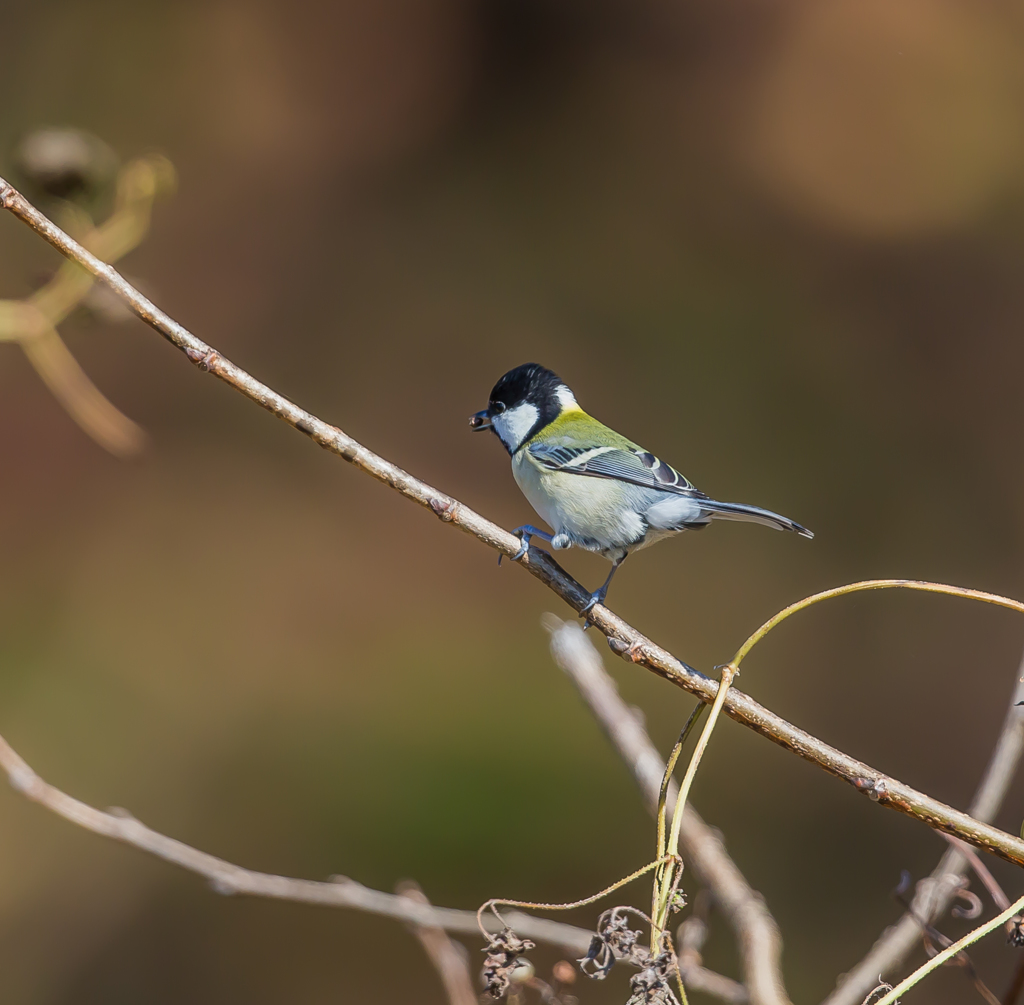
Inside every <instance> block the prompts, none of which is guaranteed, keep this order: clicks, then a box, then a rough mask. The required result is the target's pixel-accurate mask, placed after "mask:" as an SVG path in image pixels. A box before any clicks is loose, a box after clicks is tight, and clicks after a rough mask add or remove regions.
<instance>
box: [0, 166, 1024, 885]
mask: <svg viewBox="0 0 1024 1005" xmlns="http://www.w3.org/2000/svg"><path fill="white" fill-rule="evenodd" d="M0 206H2V207H3V208H4V209H6V210H8V211H10V212H11V213H12V214H13V215H14V216H16V217H17V218H18V219H20V220H21V221H22V222H23V223H25V224H27V225H28V226H29V227H31V228H32V229H33V230H34V231H36V233H38V234H39V235H40V236H41V237H43V238H44V239H45V240H47V241H48V242H49V243H50V244H51V245H53V247H55V248H56V249H57V250H58V251H59V252H60V253H61V254H63V255H65V256H66V257H67V258H70V259H72V260H73V261H75V262H77V263H78V264H79V265H81V266H82V267H83V268H84V269H86V270H87V271H88V272H90V273H92V274H93V275H94V276H96V277H97V278H98V279H100V280H102V281H103V282H104V283H106V284H107V286H109V287H110V289H112V290H113V291H114V292H115V293H116V294H117V295H118V296H120V297H121V298H122V299H123V300H124V301H125V303H127V304H128V306H129V307H131V309H132V310H133V311H134V312H135V313H136V314H137V315H138V316H139V317H140V318H141V319H142V320H143V321H145V322H146V323H147V324H148V325H150V327H152V328H153V329H155V330H156V331H157V332H159V333H160V334H161V335H163V336H164V337H165V338H166V339H167V340H168V341H169V342H171V343H172V344H173V345H175V346H176V347H177V348H179V349H180V350H181V351H182V352H184V353H185V354H186V355H187V356H188V358H189V359H190V360H191V361H192V362H193V363H195V364H196V366H198V367H199V368H200V369H201V370H204V371H208V372H209V373H212V374H214V375H215V376H217V377H219V378H220V379H221V380H223V381H224V382H225V383H227V384H230V385H231V386H232V387H234V388H235V389H236V390H237V391H239V392H240V393H242V394H243V395H245V396H246V397H247V398H249V399H250V400H251V401H254V402H256V403H257V404H258V405H261V406H262V407H263V408H265V409H267V411H269V412H272V413H273V414H274V415H276V416H277V417H278V418H280V419H282V420H283V421H285V422H287V423H288V424H289V425H290V426H293V427H294V428H295V429H298V430H299V431H300V432H303V433H305V434H306V435H307V436H309V437H310V438H311V439H312V440H313V441H314V442H316V443H318V444H319V445H320V446H321V447H323V448H324V449H325V450H330V451H331V452H332V453H336V454H338V455H339V456H341V457H342V458H344V459H345V460H347V461H349V462H350V463H351V464H353V465H354V466H356V467H357V468H359V469H360V470H362V471H364V472H366V473H367V474H369V475H371V476H373V477H374V478H377V479H378V480H380V481H382V482H384V483H386V484H387V485H390V486H391V487H392V488H393V489H395V490H396V491H398V492H400V493H401V494H402V495H404V496H405V497H406V498H407V499H411V500H413V501H414V502H417V503H419V504H420V505H421V506H424V507H427V508H429V509H431V510H432V511H433V512H434V513H435V514H436V515H437V516H438V517H439V518H440V519H441V520H443V521H444V522H446V523H451V524H453V525H454V526H456V527H458V528H459V529H460V530H462V531H464V532H465V533H467V534H472V535H473V536H474V537H476V538H477V539H478V540H480V541H482V542H483V543H484V544H486V545H488V546H489V547H491V548H494V549H495V550H496V551H498V552H500V553H501V554H503V555H507V556H508V557H509V558H511V557H512V556H513V555H515V554H517V553H518V551H519V546H520V540H519V538H518V537H516V536H515V535H513V534H510V533H509V532H508V531H507V530H504V529H502V528H501V527H499V526H498V525H497V524H494V523H492V522H491V521H490V520H487V519H486V518H485V517H482V516H481V515H480V514H479V513H476V512H474V511H473V510H471V509H470V508H469V507H468V506H466V505H464V504H463V503H461V502H459V501H458V500H457V499H454V498H452V497H451V496H449V495H447V494H445V493H444V492H441V491H440V490H438V489H435V488H433V487H432V486H431V485H428V484H427V483H426V482H422V481H420V480H419V479H418V478H414V477H413V476H412V475H410V474H409V473H408V472H407V471H403V470H402V469H401V468H399V467H398V466H397V465H395V464H392V463H391V462H390V461H387V460H385V459H384V458H383V457H381V456H379V455H378V454H375V453H374V452H373V451H372V450H369V449H368V448H366V447H364V446H363V445H362V444H361V443H359V442H358V441H356V440H354V439H353V438H352V437H351V436H349V435H348V434H347V433H345V432H343V431H342V430H340V429H338V428H337V427H336V426H332V425H330V424H329V423H327V422H324V421H323V420H322V419H319V418H317V417H316V416H315V415H313V414H312V413H311V412H307V411H306V410H305V409H303V408H300V407H299V406H298V405H296V404H294V403H293V402H291V401H289V400H288V399H287V398H285V397H284V396H283V395H281V394H278V392H277V391H274V390H273V389H272V388H270V387H268V386H267V385H266V384H263V383H261V382H260V381H258V380H257V379H256V378H255V377H253V376H252V375H251V374H249V373H247V372H246V371H245V370H243V369H242V368H241V367H240V366H237V365H236V364H234V363H232V362H231V361H230V360H228V359H226V358H225V357H224V356H222V355H221V354H220V353H219V352H217V351H216V350H215V349H213V348H212V347H211V346H209V345H207V343H205V342H203V341H202V340H201V339H199V338H197V337H196V336H195V335H193V334H192V332H190V331H188V329H186V328H184V327H183V326H182V325H180V324H178V322H177V321H175V320H174V319H173V318H171V317H170V316H168V315H167V314H165V313H164V312H163V311H161V310H160V309H159V308H158V307H156V305H155V304H153V303H152V302H151V301H150V300H149V299H147V298H146V297H144V296H143V295H142V294H141V293H140V292H139V291H138V290H137V289H135V288H134V287H133V286H132V285H131V284H130V283H129V282H127V280H125V279H124V277H123V276H121V275H120V273H118V272H117V270H116V269H113V268H112V267H111V266H109V265H106V264H104V263H103V262H101V261H100V260H99V259H98V258H96V256H95V255H93V254H91V253H90V252H89V251H87V250H86V249H85V248H83V247H82V245H81V244H79V243H78V242H77V241H75V240H73V239H72V238H71V237H69V236H68V235H67V234H66V233H65V232H64V231H63V230H61V229H60V227H58V226H57V225H56V224H55V223H53V221H52V220H50V219H48V218H47V217H46V216H44V215H43V214H42V213H40V212H39V210H37V209H36V208H35V207H34V206H33V205H32V204H31V203H30V202H29V201H28V200H27V199H26V198H25V197H24V196H23V195H22V194H21V193H20V192H18V191H17V190H16V189H15V188H14V187H13V186H12V185H11V184H9V183H8V182H7V181H4V180H3V179H2V178H0ZM520 564H522V566H523V567H524V568H526V569H527V570H528V571H529V572H530V573H532V574H533V575H534V576H536V577H537V578H538V579H540V580H541V582H543V583H545V584H546V585H547V586H548V587H549V588H550V589H551V590H553V591H554V592H555V593H557V594H558V595H559V596H560V597H561V598H562V599H563V600H565V602H566V603H568V604H569V605H570V606H571V607H573V608H574V609H575V610H576V611H580V610H582V608H583V606H584V605H585V604H586V603H588V601H589V599H590V594H589V593H588V592H587V591H586V590H584V589H583V587H582V586H580V584H579V583H577V582H576V580H574V579H573V578H572V577H571V576H569V575H568V574H567V573H566V572H565V571H564V570H563V569H562V568H561V567H560V566H559V565H558V563H557V562H555V560H554V559H553V558H552V557H551V556H550V555H548V554H547V553H546V552H544V551H540V550H539V549H536V548H531V549H530V550H529V551H528V553H527V554H526V555H525V556H524V558H523V559H522V561H521V563H520ZM907 582H908V583H909V582H910V581H909V580H908V581H907ZM588 618H589V620H590V622H591V623H592V624H594V625H596V626H597V628H598V629H599V630H600V631H601V632H602V633H603V634H604V635H605V636H607V638H608V642H609V645H610V646H611V647H612V649H613V650H614V651H615V652H616V653H618V654H620V655H623V656H625V657H626V658H628V659H629V660H631V661H632V662H634V663H638V664H640V665H641V666H643V667H645V668H646V669H648V670H650V671H652V672H653V673H656V674H658V675H659V676H661V677H664V678H665V679H666V680H668V681H670V682H671V683H673V684H675V685H676V686H677V687H681V688H682V689H684V690H686V691H689V692H690V693H691V694H694V695H696V696H697V697H698V698H700V699H701V701H703V702H712V701H713V700H714V698H715V695H716V694H717V692H718V683H717V681H713V680H710V679H709V678H707V677H705V676H704V675H703V674H701V673H698V672H697V671H696V670H694V669H693V668H692V667H690V666H687V664H685V663H683V662H681V661H680V660H678V659H676V658H675V657H674V656H673V655H672V654H671V653H670V652H668V651H667V650H665V649H662V648H661V647H660V646H658V645H656V644H655V643H653V642H652V641H651V640H650V639H648V638H646V636H644V635H641V634H640V632H638V631H637V630H636V629H635V628H633V627H632V626H631V625H629V624H627V623H626V622H625V621H623V620H622V619H621V618H619V617H617V616H616V615H615V614H613V613H612V612H611V611H610V610H608V608H607V607H604V606H603V605H601V604H598V605H597V606H596V607H594V608H593V609H592V610H591V611H590V613H589V615H588ZM725 712H726V714H728V715H729V716H731V717H732V718H733V719H735V720H736V721H737V722H740V723H742V724H743V725H745V726H747V727H748V728H750V729H753V730H754V731H755V732H758V733H760V734H761V735H762V736H765V737H767V738H768V739H770V740H772V741H773V742H775V743H777V744H779V745H780V746H782V747H785V748H786V749H787V750H791V751H793V753H795V754H798V755H799V756H800V757H803V758H805V759H806V760H808V761H811V762H812V763H814V764H817V765H818V766H819V767H821V768H824V770H826V771H828V772H830V773H831V774H833V775H836V776H837V777H839V778H842V779H844V780H845V781H847V782H849V783H850V784H852V785H854V786H855V787H856V788H857V789H858V790H859V791H861V792H863V793H864V794H866V795H868V796H869V797H870V798H871V799H873V800H875V801H876V802H878V803H880V804H881V805H883V806H887V807H889V808H890V809H895V810H899V811H900V812H901V813H906V814H908V815H909V816H912V817H915V818H916V819H918V820H921V821H922V822H924V823H926V824H928V826H930V827H934V828H936V829H937V830H943V831H946V832H947V833H949V834H953V835H955V836H956V837H959V838H962V839H963V840H964V841H966V842H967V843H968V844H973V845H974V846H975V847H978V848H982V849H984V850H986V851H989V852H992V853H993V854H995V855H998V856H1000V857H1001V858H1005V859H1006V860H1007V861H1010V862H1013V863H1014V864H1017V865H1024V840H1022V839H1021V838H1019V837H1015V836H1014V835H1011V834H1007V833H1005V832H1004V831H1001V830H999V829H998V828H996V827H992V826H991V825H989V824H987V823H982V822H980V821H978V820H975V819H974V818H972V817H971V816H970V815H969V814H967V813H964V812H962V811H960V810H955V809H953V808H952V807H951V806H947V805H946V804H945V803H943V802H941V801H940V800H938V799H933V798H932V797H931V796H928V795H925V794H924V793H922V792H918V791H917V790H916V789H914V788H912V787H911V786H909V785H905V784H904V783H903V782H900V781H898V780H897V779H895V778H892V777H890V776H889V775H886V774H883V773H882V772H880V771H878V770H877V769H875V768H872V767H870V766H869V765H867V764H865V763H864V762H863V761H858V760H857V759H856V758H854V757H850V756H849V755H848V754H844V753H843V752H842V751H840V750H837V749H836V748H835V747H832V746H830V745H829V744H827V743H824V742H823V741H821V740H819V739H818V738H817V737H815V736H812V735H811V734H810V733H807V732H805V731H804V730H802V729H799V728H797V727H796V726H794V725H793V724H792V723H789V722H787V721H786V720H785V719H783V718H782V717H781V716H778V715H775V713H773V712H771V711H769V710H768V709H766V708H764V707H763V706H762V705H760V704H758V703H757V702H756V701H754V699H753V698H751V697H749V695H746V694H744V693H743V692H742V691H737V690H736V689H732V690H730V692H729V694H728V697H727V699H726V701H725Z"/></svg>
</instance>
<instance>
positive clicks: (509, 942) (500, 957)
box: [483, 928, 534, 998]
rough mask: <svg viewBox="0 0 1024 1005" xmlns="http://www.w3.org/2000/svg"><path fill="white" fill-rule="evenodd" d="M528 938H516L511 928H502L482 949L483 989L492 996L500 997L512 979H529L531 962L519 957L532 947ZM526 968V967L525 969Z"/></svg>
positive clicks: (531, 970)
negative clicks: (485, 955) (483, 958)
mask: <svg viewBox="0 0 1024 1005" xmlns="http://www.w3.org/2000/svg"><path fill="white" fill-rule="evenodd" d="M533 947H534V943H533V942H531V941H530V940H529V939H520V938H517V936H516V934H515V932H513V931H512V929H511V928H503V929H502V930H501V931H500V932H498V934H497V935H492V936H491V937H490V941H489V942H488V943H487V946H486V947H485V949H484V952H485V953H487V958H486V959H485V960H484V972H483V981H484V991H485V992H486V993H487V994H489V995H490V996H491V997H492V998H501V997H502V996H503V995H504V994H505V992H506V991H508V989H509V985H510V984H511V983H512V981H516V982H519V981H524V980H529V979H530V978H531V977H532V976H533V964H531V963H530V962H529V961H528V960H524V959H522V958H521V954H522V953H525V952H528V951H529V950H531V949H533ZM527 968H528V969H527Z"/></svg>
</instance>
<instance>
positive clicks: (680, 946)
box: [676, 888, 750, 1005]
mask: <svg viewBox="0 0 1024 1005" xmlns="http://www.w3.org/2000/svg"><path fill="white" fill-rule="evenodd" d="M710 898H711V892H710V890H708V889H707V888H705V889H703V890H700V891H699V892H698V893H697V896H696V897H695V898H694V903H693V909H692V910H691V911H690V916H689V917H688V918H687V919H686V920H685V921H684V922H683V923H682V924H681V925H680V926H679V928H678V930H677V932H676V960H677V962H678V963H679V973H680V974H681V975H682V978H683V983H684V984H685V986H686V987H687V988H688V989H689V990H690V991H702V992H704V994H709V995H713V996H714V997H715V998H721V999H722V1001H724V1002H729V1003H730V1005H746V1003H747V1002H749V1001H750V996H749V995H748V994H747V989H746V988H745V987H744V986H743V985H742V984H740V983H739V982H738V981H734V980H733V979H732V978H731V977H723V976H722V975H721V974H716V973H715V972H714V971H713V970H707V969H705V967H704V958H703V956H702V955H701V951H702V950H703V949H704V943H705V941H706V940H707V937H708V919H707V916H708V913H709V910H708V909H709V907H710V903H709V901H710Z"/></svg>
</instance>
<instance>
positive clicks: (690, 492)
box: [526, 443, 707, 499]
mask: <svg viewBox="0 0 1024 1005" xmlns="http://www.w3.org/2000/svg"><path fill="white" fill-rule="evenodd" d="M526 449H527V450H528V451H529V453H530V456H531V457H532V458H533V459H534V460H535V461H536V462H537V463H538V464H540V465H541V467H544V468H547V469H548V470H549V471H560V472H564V473H565V474H576V475H589V476H590V477H592V478H613V479H615V480H616V481H620V482H629V483H630V484H632V485H639V486H641V487H642V488H647V489H657V490H659V491H661V492H671V493H673V494H676V495H685V496H690V497H692V498H694V499H707V496H706V495H705V494H704V493H703V492H701V491H699V490H698V489H696V488H694V487H693V484H692V483H691V482H689V481H688V480H687V479H686V478H684V477H683V475H681V474H680V473H679V472H678V471H676V469H675V468H673V467H672V466H671V465H668V464H666V463H665V462H664V461H661V460H658V458H657V457H655V456H654V454H652V453H649V452H647V451H646V450H629V449H625V448H622V447H599V446H579V447H565V446H555V445H553V444H545V443H537V444H533V445H531V446H529V447H527V448H526Z"/></svg>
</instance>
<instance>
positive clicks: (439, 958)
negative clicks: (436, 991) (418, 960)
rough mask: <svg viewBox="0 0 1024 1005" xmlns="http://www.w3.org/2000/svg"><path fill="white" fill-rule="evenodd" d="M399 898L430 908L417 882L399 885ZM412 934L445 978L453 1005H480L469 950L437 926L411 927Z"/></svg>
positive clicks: (440, 975) (450, 1004) (445, 985)
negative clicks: (475, 989) (471, 972)
mask: <svg viewBox="0 0 1024 1005" xmlns="http://www.w3.org/2000/svg"><path fill="white" fill-rule="evenodd" d="M398 895H399V896H400V897H405V898H406V899H407V900H411V901H412V902H413V903H414V904H422V905H425V906H427V907H429V906H430V901H429V900H427V897H426V894H424V892H423V891H422V890H421V889H420V888H419V886H418V885H417V884H416V883H413V882H410V881H406V882H405V883H401V884H399V887H398ZM409 927H410V929H411V930H412V934H413V935H415V936H416V938H417V939H418V940H419V943H420V945H421V946H422V947H423V950H424V952H426V954H427V956H428V957H429V958H430V962H431V963H433V964H434V969H435V970H436V971H437V973H438V976H439V977H440V978H441V983H442V984H443V985H444V989H445V992H446V993H447V995H448V1002H449V1005H477V997H476V993H475V992H474V991H473V979H472V977H471V976H470V973H469V963H468V962H467V960H466V951H465V949H464V948H463V947H462V946H459V945H457V944H456V943H454V942H452V940H451V939H450V938H448V933H447V932H446V931H445V930H444V929H443V928H439V927H438V926H436V925H410V926H409Z"/></svg>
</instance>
